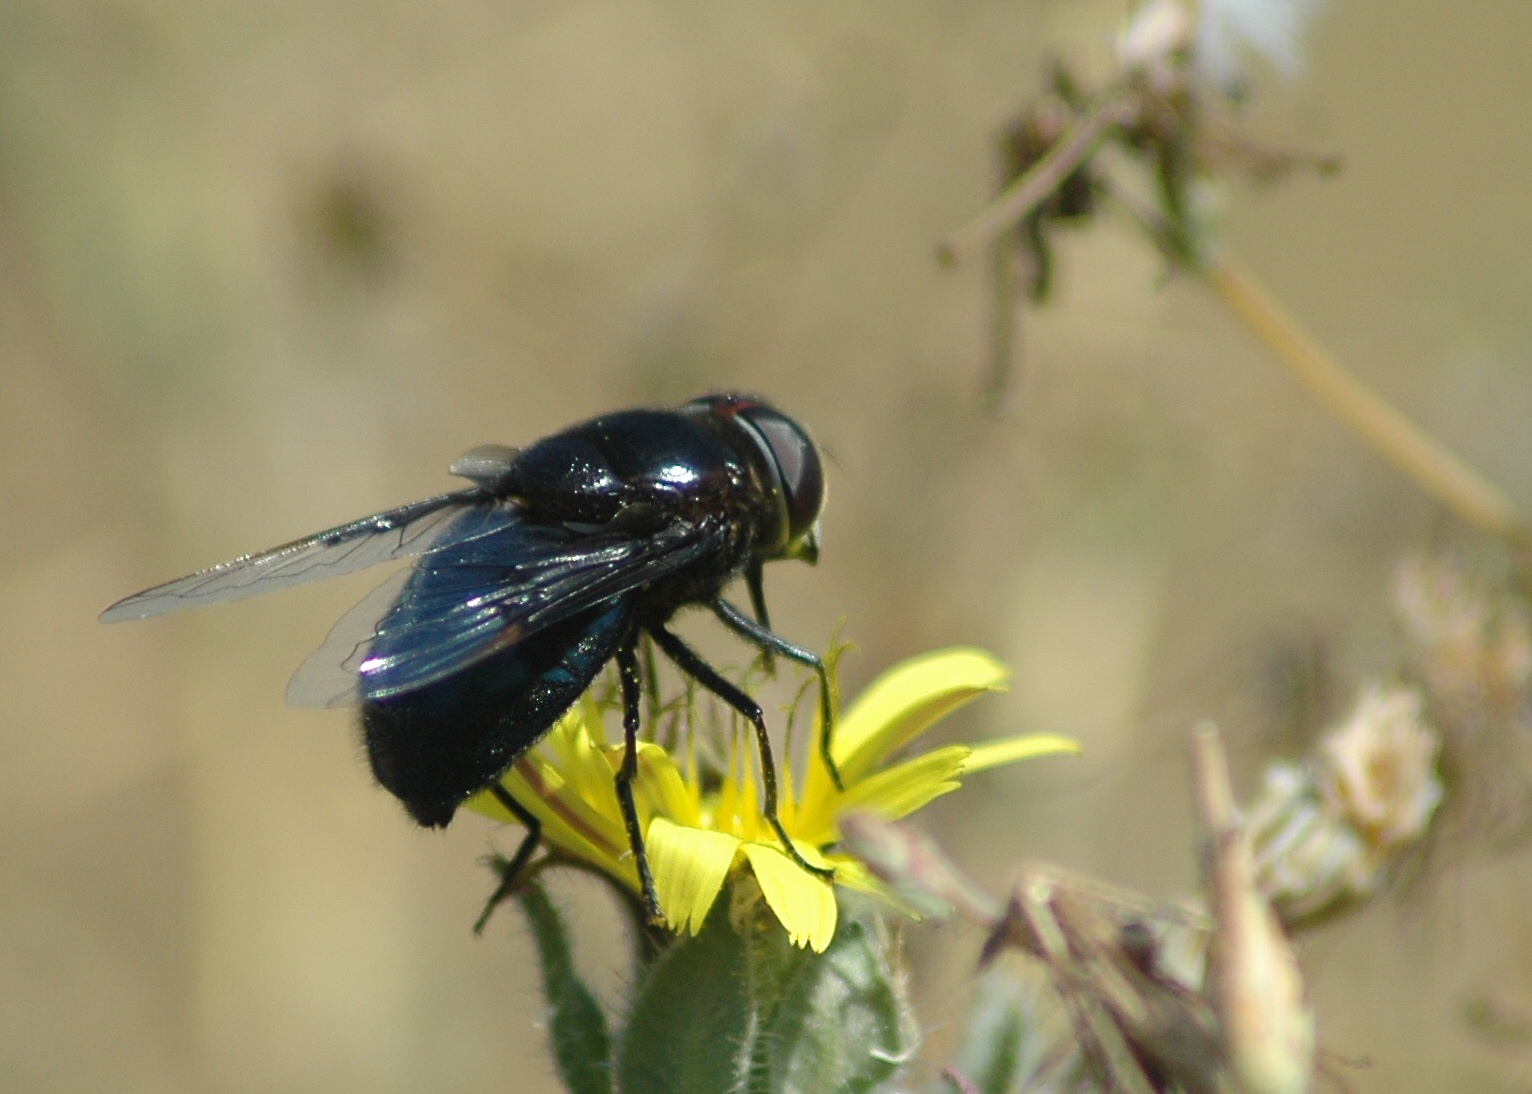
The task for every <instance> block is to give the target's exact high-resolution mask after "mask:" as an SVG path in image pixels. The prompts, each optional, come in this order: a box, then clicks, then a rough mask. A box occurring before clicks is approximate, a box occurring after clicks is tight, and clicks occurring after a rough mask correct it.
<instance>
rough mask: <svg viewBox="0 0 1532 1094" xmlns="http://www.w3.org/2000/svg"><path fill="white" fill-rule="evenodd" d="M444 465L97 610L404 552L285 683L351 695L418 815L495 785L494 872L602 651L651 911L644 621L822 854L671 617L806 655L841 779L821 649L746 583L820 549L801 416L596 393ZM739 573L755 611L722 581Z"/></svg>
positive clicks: (734, 398)
mask: <svg viewBox="0 0 1532 1094" xmlns="http://www.w3.org/2000/svg"><path fill="white" fill-rule="evenodd" d="M452 473H453V474H454V475H458V476H461V477H463V478H466V479H468V480H470V481H471V482H472V483H473V485H472V486H471V487H469V488H468V489H465V490H459V491H455V492H453V493H449V494H440V495H438V496H436V497H432V498H426V499H425V500H423V501H417V502H414V503H413V504H410V505H404V506H401V507H399V508H397V509H391V510H388V511H387V512H384V513H378V514H376V515H375V516H370V517H365V518H363V519H362V520H358V521H353V522H352V523H350V524H344V525H341V526H340V527H338V528H332V529H330V530H329V531H326V532H320V533H318V534H316V535H312V536H308V537H307V538H305V539H300V540H296V541H294V542H292V543H289V544H286V545H284V546H281V547H275V548H273V549H271V550H269V551H263V552H261V553H259V554H254V555H246V556H245V557H243V558H237V559H234V560H233V561H231V562H225V563H222V564H221V565H218V566H214V567H212V568H211V569H207V570H202V571H199V572H198V573H195V574H190V575H188V576H186V577H183V578H179V579H177V580H175V581H171V582H167V583H166V584H164V585H157V586H155V587H154V588H152V589H147V590H145V591H144V592H141V593H137V594H135V595H133V596H130V597H128V598H127V599H125V600H121V601H119V602H117V603H116V604H114V605H112V606H111V607H110V608H108V609H107V610H106V611H105V612H103V613H102V616H101V618H102V620H103V621H104V622H108V623H115V622H118V621H119V620H124V619H143V618H146V617H148V616H154V615H161V614H164V613H166V612H173V611H179V610H181V609H183V608H191V607H196V606H198V605H201V604H214V603H220V602H223V601H228V600H239V599H242V598H244V597H247V596H255V595H258V594H260V593H267V592H273V591H275V590H277V589H284V588H287V587H288V586H291V585H300V584H304V583H306V582H309V581H317V580H319V579H321V578H327V577H335V576H338V575H340V574H346V573H351V572H353V571H356V570H360V569H363V568H365V567H368V566H372V565H374V564H376V563H380V562H386V561H388V560H391V559H398V558H405V557H415V558H416V562H415V564H414V566H413V567H412V568H410V569H407V570H405V571H403V572H401V573H399V574H397V575H395V576H394V577H393V578H391V579H390V580H389V581H387V582H385V583H384V584H383V585H382V586H380V587H379V588H378V589H377V590H376V591H375V592H373V593H372V594H371V595H370V596H368V597H367V598H366V599H365V600H363V601H362V602H361V603H360V604H358V605H357V606H356V607H355V608H353V609H352V610H351V611H350V612H348V613H347V614H346V615H345V617H343V618H342V619H341V621H340V622H339V623H338V624H337V625H336V626H335V629H334V630H333V631H332V632H331V634H330V636H329V638H328V639H327V640H326V641H325V643H324V645H323V646H321V647H320V648H319V649H318V650H317V651H315V653H314V654H313V655H312V656H310V657H309V659H308V660H307V661H305V662H304V664H303V665H302V666H301V667H300V668H299V669H298V672H297V673H296V674H295V675H294V677H293V679H292V682H291V684H290V685H289V687H288V693H287V694H288V700H289V701H290V702H292V703H295V704H297V705H306V706H339V705H342V704H347V703H359V704H360V705H361V713H362V731H363V736H364V738H365V740H366V744H367V753H368V756H369V758H370V759H371V761H372V769H373V773H374V774H375V775H376V776H377V779H378V782H380V783H382V784H383V786H384V787H386V788H387V789H388V790H389V791H390V792H392V793H393V794H394V795H395V796H396V797H398V798H399V800H400V801H402V802H403V803H404V805H405V808H407V809H408V810H409V812H410V815H411V816H413V817H414V818H415V820H417V821H418V822H419V823H420V824H422V825H428V826H432V827H442V826H444V825H446V824H447V823H448V822H449V821H451V820H452V816H453V814H454V813H455V812H456V811H457V807H458V806H459V805H460V804H462V802H463V801H464V800H465V799H467V798H468V797H470V796H472V795H473V794H475V793H477V792H478V791H480V790H483V789H484V788H486V787H488V788H490V789H491V790H492V792H493V793H494V794H495V795H496V796H497V797H498V798H499V799H500V801H501V803H502V804H503V805H504V806H505V807H506V808H507V809H508V810H510V812H511V813H512V814H513V815H514V816H516V817H517V818H518V819H520V820H521V821H522V823H523V824H525V825H526V827H527V836H526V838H525V839H524V840H523V841H522V844H521V846H520V847H519V848H518V849H517V852H516V855H515V856H514V858H513V859H512V860H511V863H510V866H509V867H508V868H507V871H506V875H505V876H506V879H507V885H508V884H509V883H510V881H511V880H513V879H514V878H515V876H516V874H517V873H518V872H519V871H520V870H521V868H522V867H524V866H525V865H526V863H527V861H528V860H529V859H530V857H531V855H532V853H533V852H534V851H535V850H536V847H537V842H538V838H539V836H540V826H539V824H538V822H537V820H536V819H535V817H533V815H532V813H531V812H530V811H529V810H527V809H526V808H525V807H523V806H522V805H521V803H519V802H517V801H516V800H515V799H514V798H513V797H511V795H510V794H509V793H508V792H507V791H506V790H505V788H504V787H503V786H502V785H501V784H500V782H499V779H500V776H501V775H503V774H504V773H505V772H506V771H507V770H508V769H509V768H510V767H511V765H512V764H514V763H515V762H516V761H517V760H518V759H519V758H520V757H521V756H522V755H523V754H524V753H526V752H527V750H528V749H530V748H531V747H532V746H533V745H535V744H536V743H537V742H538V740H540V739H541V738H542V737H543V735H544V734H546V733H547V732H548V730H549V729H550V728H552V726H553V724H554V723H555V722H556V721H557V720H558V718H559V716H560V715H562V714H563V713H564V711H565V710H567V709H568V708H569V707H570V706H571V705H572V704H573V703H574V702H575V700H576V699H578V698H579V697H580V695H581V694H582V693H583V692H584V691H585V689H586V688H587V687H589V686H590V684H591V681H592V680H594V679H595V677H596V675H597V674H598V673H599V672H600V671H601V669H602V668H603V667H604V666H605V665H606V664H607V662H609V661H611V660H612V659H613V658H615V659H616V661H617V667H618V673H619V677H620V680H621V685H622V696H623V729H624V732H625V739H626V746H627V751H626V754H625V757H624V761H623V764H622V768H621V770H620V771H619V772H618V774H617V777H616V779H617V795H618V800H619V801H620V802H621V805H622V810H623V817H624V820H625V822H626V825H627V830H628V838H629V841H630V842H631V844H632V847H633V852H634V856H635V858H636V860H637V865H638V871H639V876H640V879H641V881H642V884H643V895H644V902H645V905H646V908H647V911H648V914H649V916H650V918H651V919H653V920H658V919H659V915H660V912H659V904H658V901H657V899H656V897H655V891H654V879H653V877H652V876H651V873H650V870H649V860H648V857H647V856H646V855H645V853H644V840H643V833H642V832H641V831H640V829H639V823H638V812H637V809H636V807H635V805H634V801H633V788H632V782H633V779H634V777H635V775H636V774H637V739H638V729H639V712H640V675H639V665H638V658H637V654H636V648H637V643H638V640H639V637H640V636H641V635H643V634H648V635H649V636H650V637H651V638H652V639H653V641H654V644H655V645H656V646H658V647H659V648H660V649H661V650H663V651H664V652H665V654H666V655H667V656H668V657H669V658H670V659H671V660H672V661H673V662H675V664H676V665H677V667H679V668H680V669H681V670H682V671H683V672H685V673H687V674H688V675H690V676H691V677H693V678H694V679H695V680H696V681H697V682H698V683H699V684H701V685H702V686H703V687H705V688H707V689H708V690H709V691H711V692H713V693H714V694H715V695H717V696H718V697H719V698H720V699H722V700H723V701H724V702H725V703H727V704H728V705H729V706H731V707H733V708H734V709H735V710H737V711H738V712H739V713H740V714H741V715H743V716H744V717H745V718H746V719H747V720H748V721H749V722H750V723H751V725H752V726H754V728H755V732H756V736H757V743H758V746H759V749H760V756H761V774H762V781H763V783H764V788H765V809H766V816H767V818H768V820H769V821H770V822H771V825H772V827H773V828H774V829H775V830H776V833H777V835H778V837H779V838H780V839H781V840H782V843H783V847H784V849H785V850H786V851H787V853H788V854H789V855H790V856H792V858H793V860H794V861H795V862H797V863H798V864H799V865H800V866H802V867H804V868H805V869H808V870H812V871H814V872H815V873H819V874H825V873H827V872H826V871H824V870H823V869H819V868H816V867H813V866H810V865H809V864H808V863H807V862H805V861H804V860H803V858H802V856H801V855H799V853H798V852H797V850H796V849H795V848H794V847H793V844H792V841H791V840H790V839H788V837H787V833H786V832H785V831H784V830H783V828H782V822H781V820H780V819H779V817H778V815H777V785H776V768H775V765H774V764H773V762H772V757H771V750H770V745H769V742H768V740H767V735H766V721H765V718H764V716H763V715H762V712H761V708H760V706H759V705H758V704H757V703H756V702H755V701H754V700H753V699H751V698H750V696H749V695H747V694H746V693H745V692H744V691H743V690H741V689H740V688H739V687H737V686H736V685H735V684H733V683H731V682H729V681H728V680H726V679H725V678H724V677H723V676H722V675H720V674H719V673H718V671H717V670H716V669H714V668H713V667H712V666H710V665H709V664H708V663H707V662H706V661H704V660H703V659H702V658H701V657H700V656H698V655H697V653H695V652H694V651H693V650H692V649H691V647H689V646H687V645H686V644H685V643H684V642H682V641H681V639H680V638H678V637H676V635H675V634H674V633H673V632H672V631H671V630H670V629H669V626H668V624H669V622H670V619H671V616H673V615H674V614H675V613H676V611H677V610H678V609H680V608H682V607H685V606H687V605H693V604H697V605H705V606H706V607H708V608H710V609H711V610H712V612H713V614H715V615H716V616H717V617H718V618H719V619H720V620H721V621H722V622H723V624H724V625H725V626H726V627H728V628H729V629H730V630H732V631H734V632H735V633H736V634H738V635H740V636H741V637H743V638H744V639H746V640H747V641H749V642H751V643H752V644H753V645H755V646H756V647H757V648H758V649H759V650H761V651H762V653H763V654H765V655H766V656H767V657H768V658H769V657H770V656H771V655H773V654H776V655H780V656H782V657H785V658H788V659H790V660H792V661H796V662H799V663H800V664H803V665H807V666H809V667H811V668H813V669H814V670H815V671H816V672H817V673H818V674H819V682H820V708H821V720H822V724H823V727H824V731H823V733H822V735H821V737H820V742H819V746H820V751H821V754H822V756H823V757H824V760H825V762H826V764H827V765H828V766H829V769H830V771H831V773H832V775H834V777H835V781H836V782H837V784H838V783H839V782H840V776H839V774H838V772H836V769H835V765H834V762H833V760H832V758H831V755H830V718H831V710H830V691H829V685H828V680H827V678H826V673H825V667H824V663H823V661H822V660H821V659H820V658H819V657H817V656H815V655H814V654H813V653H811V652H810V651H808V650H805V649H802V648H801V647H799V646H796V645H793V644H792V643H790V642H787V641H785V640H784V639H782V638H779V637H778V636H777V635H776V634H774V633H772V631H771V629H770V626H771V624H770V621H769V619H768V617H767V614H766V601H765V595H764V592H763V589H762V584H761V568H762V565H763V564H764V563H766V562H769V561H772V560H774V559H781V558H798V559H803V560H805V561H808V562H811V563H812V562H814V561H815V560H816V559H817V557H818V539H817V530H818V520H819V510H820V507H821V505H822V503H823V501H824V490H825V488H824V473H823V468H822V466H821V464H820V461H819V453H818V451H817V450H816V449H815V447H814V443H813V441H811V440H810V439H809V436H808V434H807V433H805V432H804V431H803V428H802V427H801V426H799V425H798V424H797V423H796V422H794V421H793V420H792V419H791V418H788V417H787V416H786V415H784V414H782V413H781V412H780V411H778V410H776V409H774V408H773V407H771V406H769V405H767V404H766V403H764V402H761V401H760V400H758V399H753V398H749V397H745V396H740V395H712V396H707V397H705V398H701V399H696V400H694V401H692V402H690V403H686V404H685V405H683V406H681V407H678V408H676V409H673V410H626V411H621V412H618V413H614V414H607V415H604V416H602V417H599V418H594V419H592V420H591V421H588V422H583V423H581V424H579V425H575V426H571V427H570V428H568V429H566V430H564V431H563V432H561V433H555V434H554V435H553V436H551V437H548V438H546V439H544V440H541V441H538V442H537V443H536V444H533V445H532V446H531V447H529V448H526V449H523V450H521V451H519V452H518V451H516V450H514V449H510V448H505V447H502V446H498V445H488V446H484V447H481V448H476V449H474V450H472V451H471V452H469V453H467V454H466V455H464V456H463V457H462V458H461V459H459V460H458V461H457V462H456V463H454V464H453V465H452ZM739 576H743V577H744V578H745V584H746V588H747V589H748V590H749V593H750V602H751V606H752V608H753V613H754V618H753V619H752V618H751V617H750V616H749V615H746V614H745V613H744V612H742V611H740V610H739V609H738V608H736V607H734V606H733V605H732V604H730V603H729V602H728V601H726V600H724V599H723V596H722V593H723V589H724V587H725V586H727V585H728V584H729V583H730V582H731V581H732V580H733V579H734V578H736V577H739Z"/></svg>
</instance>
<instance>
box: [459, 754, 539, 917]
mask: <svg viewBox="0 0 1532 1094" xmlns="http://www.w3.org/2000/svg"><path fill="white" fill-rule="evenodd" d="M489 792H490V793H491V794H493V795H494V796H495V800H496V801H498V802H499V803H500V804H501V805H503V806H505V808H506V811H507V812H509V813H510V814H511V816H513V817H515V818H516V819H517V820H519V821H520V822H521V823H522V825H523V826H524V827H525V828H526V830H527V834H526V835H525V836H523V837H522V838H521V845H520V846H518V847H517V848H516V853H515V854H514V855H512V856H511V861H510V862H507V863H506V864H505V867H504V868H503V869H502V870H501V871H500V885H499V886H498V887H497V888H496V889H495V891H494V892H493V893H491V894H490V897H489V899H488V900H487V901H485V902H484V910H483V911H482V912H480V913H479V919H478V922H476V923H475V924H474V925H473V933H474V934H483V933H484V924H486V923H488V922H489V917H490V916H491V915H493V914H494V911H495V909H496V908H497V907H499V906H500V904H501V902H502V901H504V900H505V899H506V898H507V897H509V896H510V895H511V894H512V893H514V892H515V891H516V885H517V883H518V882H519V881H520V880H521V873H522V871H523V870H525V869H526V868H527V862H528V861H529V860H530V859H531V858H532V852H534V851H536V850H537V844H538V841H539V840H541V839H542V837H543V822H542V821H540V820H538V819H537V817H536V816H535V815H534V814H533V812H532V811H531V810H530V809H528V808H527V807H526V806H524V805H522V804H521V803H520V802H519V801H517V800H516V799H515V798H513V797H512V796H511V792H510V791H509V790H507V789H506V788H505V785H504V784H503V783H501V782H499V781H496V782H493V783H491V784H490V786H489ZM497 858H498V856H497Z"/></svg>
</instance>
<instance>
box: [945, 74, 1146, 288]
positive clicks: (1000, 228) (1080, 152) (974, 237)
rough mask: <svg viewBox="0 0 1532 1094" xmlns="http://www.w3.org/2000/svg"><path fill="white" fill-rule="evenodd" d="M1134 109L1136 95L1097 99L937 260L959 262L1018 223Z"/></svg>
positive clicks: (951, 238) (961, 230) (949, 242)
mask: <svg viewBox="0 0 1532 1094" xmlns="http://www.w3.org/2000/svg"><path fill="white" fill-rule="evenodd" d="M1135 109H1136V105H1135V102H1134V100H1133V98H1132V97H1131V96H1129V95H1126V94H1119V95H1115V96H1112V97H1110V98H1107V99H1104V100H1103V101H1102V102H1100V103H1098V104H1097V105H1096V106H1095V107H1093V108H1092V109H1091V111H1090V113H1088V114H1086V115H1085V117H1083V118H1081V119H1080V120H1079V121H1077V122H1076V123H1075V124H1074V125H1072V126H1071V127H1070V128H1069V130H1068V131H1067V132H1066V133H1065V134H1064V135H1063V136H1062V137H1060V138H1059V142H1058V143H1057V144H1055V145H1054V146H1053V148H1052V149H1050V150H1049V152H1048V154H1047V155H1046V156H1044V157H1043V158H1042V159H1040V160H1038V161H1037V162H1036V163H1034V164H1033V165H1032V166H1031V167H1030V168H1028V169H1027V170H1026V171H1024V172H1022V174H1020V175H1018V176H1017V177H1016V181H1015V182H1012V183H1011V184H1010V185H1009V186H1007V187H1006V188H1005V189H1004V190H1002V191H1000V194H999V196H998V197H996V198H995V200H994V201H992V202H990V203H989V204H988V205H987V206H985V207H984V208H983V209H982V210H980V212H979V214H978V215H977V216H975V217H974V218H973V219H972V220H970V221H969V222H968V223H967V224H965V225H963V226H962V227H961V228H959V229H958V230H957V231H955V232H953V233H952V234H951V235H949V236H948V237H947V238H946V239H944V240H942V241H941V243H940V244H939V245H938V246H937V248H936V257H937V259H938V260H939V261H940V262H941V264H942V265H943V266H956V265H957V264H958V263H959V262H962V261H963V260H965V259H966V258H967V257H968V256H969V255H970V254H971V253H972V252H973V250H974V249H975V248H977V247H981V246H983V245H984V244H986V243H988V242H990V241H991V240H993V239H994V238H995V237H996V236H998V235H1000V234H1001V233H1002V232H1004V231H1006V230H1007V229H1009V228H1014V227H1015V226H1016V225H1017V224H1018V223H1020V221H1021V219H1022V218H1023V217H1024V216H1026V215H1027V214H1028V213H1030V212H1031V211H1032V210H1033V209H1034V208H1036V207H1037V206H1038V204H1039V203H1041V202H1043V201H1045V200H1047V198H1048V195H1049V194H1051V193H1053V191H1055V190H1057V189H1058V188H1059V186H1060V185H1061V184H1062V183H1063V181H1064V180H1065V179H1066V178H1068V177H1069V175H1070V173H1071V172H1072V171H1074V170H1075V168H1077V167H1079V166H1080V164H1081V163H1083V162H1084V161H1085V160H1086V158H1087V157H1089V156H1090V154H1091V153H1092V152H1094V151H1095V150H1096V146H1097V145H1099V144H1100V143H1101V142H1102V141H1103V140H1104V139H1105V138H1106V135H1107V133H1108V132H1109V131H1110V130H1111V128H1112V127H1113V126H1114V125H1121V124H1122V123H1123V122H1126V121H1127V120H1128V119H1129V118H1131V117H1132V115H1133V111H1134V110H1135Z"/></svg>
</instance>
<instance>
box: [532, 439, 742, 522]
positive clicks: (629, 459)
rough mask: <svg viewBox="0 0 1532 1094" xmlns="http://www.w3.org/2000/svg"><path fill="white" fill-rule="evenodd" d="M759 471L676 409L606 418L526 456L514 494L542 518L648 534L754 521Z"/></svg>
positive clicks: (539, 445) (541, 445) (534, 447)
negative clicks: (679, 525)
mask: <svg viewBox="0 0 1532 1094" xmlns="http://www.w3.org/2000/svg"><path fill="white" fill-rule="evenodd" d="M755 476H756V472H755V471H754V470H753V469H752V468H751V467H750V466H749V465H748V464H747V463H746V461H745V460H744V459H743V458H742V456H741V454H740V453H739V452H738V451H737V450H736V448H735V446H733V445H731V444H729V443H728V442H727V440H726V439H725V438H723V437H721V436H720V435H719V434H718V432H717V431H716V430H715V429H712V428H709V427H708V426H707V425H706V424H705V423H703V422H699V421H697V420H695V419H694V418H692V417H689V416H687V415H683V414H681V413H678V412H676V411H673V410H668V411H666V410H630V411H624V412H622V413H618V414H608V415H605V416H603V417H600V418H595V419H592V420H591V421H589V422H585V423H582V424H580V425H577V426H573V427H571V428H570V429H567V430H565V431H564V432H562V433H557V434H554V435H553V436H552V437H548V438H546V439H544V440H542V441H539V442H537V443H536V444H534V445H532V446H530V447H529V448H527V449H526V450H524V451H523V452H522V453H521V454H520V455H519V456H518V457H517V459H516V462H515V464H514V465H513V466H512V468H511V472H510V473H509V474H508V475H507V477H506V485H505V490H506V493H507V494H509V495H511V496H514V497H517V498H520V499H521V500H522V501H523V502H525V503H526V505H527V507H528V509H529V510H531V511H532V512H533V513H535V514H537V515H538V516H542V517H546V518H549V519H555V520H561V521H566V522H573V523H588V524H593V525H596V524H606V523H608V522H613V521H619V522H621V523H622V524H623V525H624V526H626V527H627V528H628V529H629V530H630V531H633V532H635V533H640V532H642V531H643V530H644V528H645V527H646V526H648V527H651V528H653V529H658V528H662V527H665V526H669V525H673V524H675V523H676V522H678V521H680V522H687V523H696V522H699V521H702V520H704V519H707V518H711V517H717V516H726V517H729V518H730V519H734V520H741V519H743V520H748V521H750V522H751V523H754V522H755V521H756V519H757V518H756V509H757V508H758V505H757V504H753V503H754V499H755V498H756V497H757V496H758V494H759V491H760V488H759V487H758V486H757V485H756V483H755Z"/></svg>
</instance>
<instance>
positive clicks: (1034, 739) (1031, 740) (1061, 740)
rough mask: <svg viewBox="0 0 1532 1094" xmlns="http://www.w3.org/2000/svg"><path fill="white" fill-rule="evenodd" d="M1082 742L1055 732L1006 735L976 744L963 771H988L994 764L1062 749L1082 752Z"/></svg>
mask: <svg viewBox="0 0 1532 1094" xmlns="http://www.w3.org/2000/svg"><path fill="white" fill-rule="evenodd" d="M1079 751H1080V742H1079V741H1076V740H1074V739H1072V738H1069V737H1060V736H1057V735H1055V734H1052V733H1027V734H1023V735H1022V736H1019V737H1003V738H1001V739H1000V740H998V741H986V742H985V743H984V744H982V745H974V746H973V751H971V752H970V753H969V754H968V759H966V760H964V761H963V774H965V775H972V774H974V773H975V772H976V771H988V770H989V769H990V768H992V767H1004V766H1005V765H1006V764H1014V763H1020V762H1021V761H1022V760H1030V759H1032V758H1033V757H1036V756H1053V755H1056V754H1058V753H1073V754H1078V753H1079Z"/></svg>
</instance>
